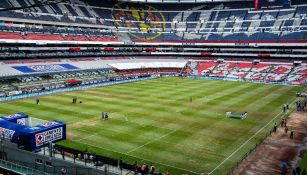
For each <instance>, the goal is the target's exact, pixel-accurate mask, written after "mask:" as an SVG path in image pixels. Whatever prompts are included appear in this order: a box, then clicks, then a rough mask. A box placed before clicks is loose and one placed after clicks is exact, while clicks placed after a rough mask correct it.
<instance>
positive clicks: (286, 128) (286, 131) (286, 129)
mask: <svg viewBox="0 0 307 175" xmlns="http://www.w3.org/2000/svg"><path fill="white" fill-rule="evenodd" d="M288 131H289V129H288V127H287V126H286V127H285V134H287V133H288Z"/></svg>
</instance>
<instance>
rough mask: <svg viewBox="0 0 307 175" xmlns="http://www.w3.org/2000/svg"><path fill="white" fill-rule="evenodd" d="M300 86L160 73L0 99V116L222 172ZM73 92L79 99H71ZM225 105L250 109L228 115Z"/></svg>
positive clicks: (100, 147)
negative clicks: (56, 123) (57, 126)
mask: <svg viewBox="0 0 307 175" xmlns="http://www.w3.org/2000/svg"><path fill="white" fill-rule="evenodd" d="M302 91H306V87H305V88H304V87H296V86H280V85H266V84H255V83H245V82H231V81H218V80H217V81H215V80H199V79H181V78H159V79H153V80H145V81H140V82H134V83H126V84H121V85H114V86H106V87H100V88H92V89H87V90H82V91H75V92H69V93H61V94H54V95H48V96H43V97H40V104H39V105H36V104H35V100H34V98H32V99H22V100H17V101H11V102H5V103H0V115H4V114H10V113H15V112H24V113H27V114H28V115H29V116H31V117H36V118H40V119H45V120H54V119H57V120H61V121H64V122H66V123H67V137H68V138H67V140H66V141H62V142H59V144H62V145H66V146H69V147H72V148H75V149H79V150H88V151H90V152H92V153H95V154H101V155H104V156H109V157H112V158H120V157H122V158H123V160H124V161H125V162H131V163H133V162H134V161H135V160H137V161H138V163H142V162H145V163H147V164H151V163H152V164H154V165H155V166H156V167H157V169H159V170H160V171H163V172H165V171H166V169H169V170H170V171H171V172H172V174H200V173H209V172H212V170H214V171H213V174H226V173H227V172H228V171H229V170H230V169H231V168H232V167H234V166H235V165H236V163H237V161H238V160H240V159H241V158H242V156H244V155H245V154H247V153H248V151H249V150H250V149H251V148H253V147H255V144H256V143H257V142H259V141H260V140H261V139H263V138H264V134H265V133H267V131H268V129H269V128H272V126H273V124H274V122H275V120H272V119H276V120H280V118H281V117H282V115H279V116H278V117H276V118H274V117H275V116H276V115H277V114H279V113H280V112H281V110H282V105H283V104H285V103H290V102H293V100H294V99H295V93H296V92H302ZM74 96H75V97H77V98H78V100H81V101H82V102H83V103H77V104H72V97H74ZM190 97H192V102H191V101H190ZM102 111H107V112H109V114H110V119H109V120H108V121H102V120H101V112H102ZM227 111H232V112H238V113H243V112H245V111H246V112H248V115H249V116H248V118H247V119H245V120H237V119H229V118H226V117H225V113H226V112H227ZM268 123H269V124H268ZM267 124H268V125H267ZM264 126H267V127H264ZM255 133H257V135H255Z"/></svg>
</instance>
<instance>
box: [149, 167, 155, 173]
mask: <svg viewBox="0 0 307 175" xmlns="http://www.w3.org/2000/svg"><path fill="white" fill-rule="evenodd" d="M149 174H155V167H154V166H153V165H150V171H149Z"/></svg>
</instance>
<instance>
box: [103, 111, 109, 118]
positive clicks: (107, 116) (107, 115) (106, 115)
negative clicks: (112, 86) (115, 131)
mask: <svg viewBox="0 0 307 175" xmlns="http://www.w3.org/2000/svg"><path fill="white" fill-rule="evenodd" d="M104 118H105V119H106V120H108V119H109V114H108V113H107V112H106V114H105V116H104Z"/></svg>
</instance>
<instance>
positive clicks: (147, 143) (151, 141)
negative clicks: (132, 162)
mask: <svg viewBox="0 0 307 175" xmlns="http://www.w3.org/2000/svg"><path fill="white" fill-rule="evenodd" d="M176 131H177V130H173V131H171V132H169V133H166V134H164V135H162V136H161V137H158V138H156V139H152V140H150V141H148V142H146V143H144V144H143V145H141V146H138V147H136V148H133V149H132V150H130V151H128V152H127V154H129V153H132V152H134V151H136V150H138V149H140V148H143V147H144V146H146V145H149V144H151V143H153V142H155V141H158V140H160V139H162V138H164V137H166V136H168V135H170V134H173V133H174V132H176Z"/></svg>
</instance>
